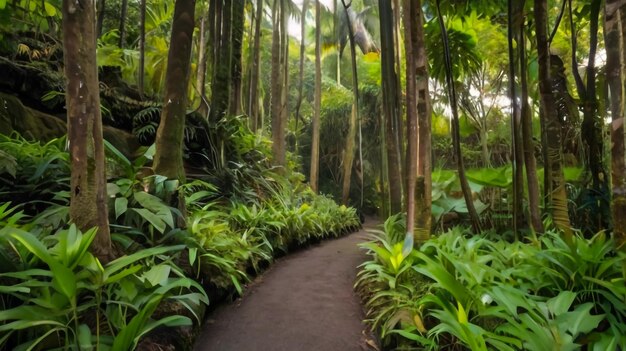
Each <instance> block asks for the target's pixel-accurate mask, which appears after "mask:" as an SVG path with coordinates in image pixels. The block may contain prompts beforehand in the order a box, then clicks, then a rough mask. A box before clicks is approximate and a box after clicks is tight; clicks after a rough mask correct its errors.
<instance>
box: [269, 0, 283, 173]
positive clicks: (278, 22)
mask: <svg viewBox="0 0 626 351" xmlns="http://www.w3.org/2000/svg"><path fill="white" fill-rule="evenodd" d="M282 16H285V14H284V7H283V0H274V5H273V8H272V27H273V31H272V73H271V74H272V76H271V97H270V105H271V112H272V154H273V156H274V164H275V165H278V166H284V165H285V162H286V159H285V157H286V154H285V153H286V150H285V125H286V123H285V121H283V120H282V117H283V115H284V114H283V111H282V109H283V103H282V100H283V88H284V87H283V84H284V81H285V80H284V77H283V74H284V68H283V67H282V66H281V63H282V62H283V57H284V48H283V45H282V43H281V41H282V39H283V35H282V33H281V31H282V30H283V25H282V22H283V21H282V18H281V17H282Z"/></svg>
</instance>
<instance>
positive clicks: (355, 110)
mask: <svg viewBox="0 0 626 351" xmlns="http://www.w3.org/2000/svg"><path fill="white" fill-rule="evenodd" d="M341 3H342V5H343V9H344V13H345V16H346V21H347V23H348V31H349V39H350V58H351V62H352V93H353V94H354V100H353V101H352V113H351V114H350V124H349V127H348V136H347V137H346V146H345V148H344V157H343V184H342V191H341V201H342V203H343V204H344V205H347V204H348V200H349V197H350V184H351V180H352V167H353V163H354V152H355V150H354V149H355V148H356V145H355V143H356V129H357V121H358V119H359V117H358V116H359V79H358V74H357V66H356V48H355V44H354V32H353V30H352V23H351V21H350V15H349V14H348V8H349V6H348V5H346V2H345V0H341Z"/></svg>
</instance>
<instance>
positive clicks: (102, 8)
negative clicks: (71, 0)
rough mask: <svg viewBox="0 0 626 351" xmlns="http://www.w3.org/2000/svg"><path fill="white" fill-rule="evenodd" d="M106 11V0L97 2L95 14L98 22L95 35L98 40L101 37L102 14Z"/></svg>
mask: <svg viewBox="0 0 626 351" xmlns="http://www.w3.org/2000/svg"><path fill="white" fill-rule="evenodd" d="M105 10H106V0H98V3H97V11H96V12H97V14H98V22H97V23H96V34H97V35H98V38H100V36H101V35H102V26H103V25H104V12H105Z"/></svg>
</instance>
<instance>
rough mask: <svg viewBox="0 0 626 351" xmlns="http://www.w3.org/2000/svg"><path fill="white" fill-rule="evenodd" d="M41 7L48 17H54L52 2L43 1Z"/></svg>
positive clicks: (55, 11) (54, 9)
mask: <svg viewBox="0 0 626 351" xmlns="http://www.w3.org/2000/svg"><path fill="white" fill-rule="evenodd" d="M43 7H44V9H45V10H46V14H47V15H48V17H54V16H55V15H56V14H57V9H56V7H54V6H52V4H50V3H49V2H47V1H45V2H44V3H43Z"/></svg>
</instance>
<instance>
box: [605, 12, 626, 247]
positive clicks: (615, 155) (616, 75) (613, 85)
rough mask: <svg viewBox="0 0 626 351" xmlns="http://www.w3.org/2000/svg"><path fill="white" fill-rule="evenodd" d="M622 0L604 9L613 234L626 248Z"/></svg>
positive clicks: (625, 150) (625, 148)
mask: <svg viewBox="0 0 626 351" xmlns="http://www.w3.org/2000/svg"><path fill="white" fill-rule="evenodd" d="M618 3H619V0H607V1H606V4H605V8H604V42H605V47H606V75H607V81H608V84H609V91H610V103H611V105H610V108H611V126H612V128H611V142H612V144H613V147H612V148H611V180H612V183H613V189H612V194H613V198H612V200H611V210H612V215H613V236H614V238H615V240H616V242H617V245H618V246H619V247H621V248H622V249H624V248H626V245H625V244H626V162H625V160H624V157H625V155H626V146H625V145H624V112H625V111H624V91H623V89H622V77H623V76H624V75H623V73H624V62H623V56H622V55H623V51H624V43H623V41H622V39H621V35H622V33H623V32H622V31H623V26H624V24H623V23H622V21H621V12H622V11H624V10H625V8H624V7H618V6H617V4H618Z"/></svg>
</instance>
